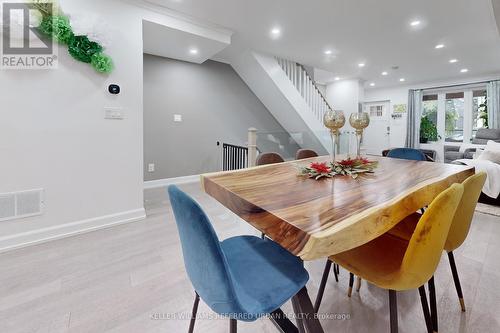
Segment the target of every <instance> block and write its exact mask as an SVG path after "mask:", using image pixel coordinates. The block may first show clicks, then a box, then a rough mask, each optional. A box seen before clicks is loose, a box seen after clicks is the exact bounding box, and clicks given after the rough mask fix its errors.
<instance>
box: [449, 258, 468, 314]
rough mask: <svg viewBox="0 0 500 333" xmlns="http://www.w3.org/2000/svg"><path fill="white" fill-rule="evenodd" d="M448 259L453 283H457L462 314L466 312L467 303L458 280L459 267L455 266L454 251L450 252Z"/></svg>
mask: <svg viewBox="0 0 500 333" xmlns="http://www.w3.org/2000/svg"><path fill="white" fill-rule="evenodd" d="M448 259H449V260H450V267H451V274H452V275H453V281H454V282H455V288H456V289H457V294H458V300H459V301H460V308H461V309H462V312H465V302H464V295H463V294H462V287H461V286H460V279H459V278H458V271H457V266H456V264H455V257H454V256H453V251H452V252H448Z"/></svg>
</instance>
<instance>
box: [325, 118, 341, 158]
mask: <svg viewBox="0 0 500 333" xmlns="http://www.w3.org/2000/svg"><path fill="white" fill-rule="evenodd" d="M323 124H324V125H325V127H326V128H328V129H330V136H331V139H332V154H331V157H332V163H335V157H336V148H337V142H338V137H339V134H340V132H339V129H341V128H342V127H343V126H344V125H345V116H344V112H343V111H340V110H328V111H327V112H325V114H324V115H323Z"/></svg>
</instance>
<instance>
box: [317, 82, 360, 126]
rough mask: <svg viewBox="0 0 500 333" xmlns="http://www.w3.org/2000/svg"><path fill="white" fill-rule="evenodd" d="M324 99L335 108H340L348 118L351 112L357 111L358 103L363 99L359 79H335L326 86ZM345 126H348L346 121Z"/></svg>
mask: <svg viewBox="0 0 500 333" xmlns="http://www.w3.org/2000/svg"><path fill="white" fill-rule="evenodd" d="M326 99H327V101H328V103H329V104H330V105H331V106H332V107H333V108H334V109H335V110H342V111H344V114H345V116H346V119H349V116H350V115H351V113H353V112H357V111H358V103H362V102H363V99H364V89H363V87H362V85H361V84H360V82H359V80H342V81H335V82H333V83H330V84H328V85H327V86H326ZM346 126H347V127H348V128H350V125H349V122H348V121H347V123H346Z"/></svg>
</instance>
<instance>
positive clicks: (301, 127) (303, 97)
mask: <svg viewBox="0 0 500 333" xmlns="http://www.w3.org/2000/svg"><path fill="white" fill-rule="evenodd" d="M231 65H232V67H233V68H234V69H235V70H236V72H237V73H238V74H239V75H240V77H241V78H242V79H243V80H244V81H245V83H246V84H247V85H248V86H249V87H250V89H251V90H252V91H253V92H254V94H255V95H256V96H257V97H258V98H259V99H260V100H261V102H262V103H263V104H264V105H265V106H266V108H267V109H268V110H269V112H271V114H272V115H273V116H274V117H275V118H276V120H277V121H278V122H279V123H280V124H281V126H283V128H284V129H285V130H286V131H287V132H288V133H289V134H290V136H291V137H292V138H293V140H294V141H295V142H296V143H297V145H298V146H300V147H301V148H309V149H313V150H316V151H317V152H318V153H319V154H327V153H328V152H329V151H330V149H331V148H330V146H331V141H330V134H329V132H328V130H327V129H326V128H325V127H324V126H323V115H324V113H325V112H326V111H327V110H330V109H331V107H330V105H329V104H328V102H327V101H326V99H325V98H324V96H323V95H322V94H321V92H320V91H319V89H318V88H317V86H316V85H315V83H314V81H313V80H312V78H311V77H310V76H309V75H308V74H307V72H306V70H305V68H304V67H303V66H302V65H300V64H298V63H295V62H293V61H290V60H285V59H281V58H277V57H273V56H268V55H264V54H260V53H256V52H252V51H247V52H244V53H243V54H242V55H240V56H239V57H238V58H237V59H236V60H235V61H232V62H231Z"/></svg>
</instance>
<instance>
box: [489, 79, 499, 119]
mask: <svg viewBox="0 0 500 333" xmlns="http://www.w3.org/2000/svg"><path fill="white" fill-rule="evenodd" d="M487 105H488V127H489V128H497V129H498V128H500V81H491V82H489V83H488V103H487Z"/></svg>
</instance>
